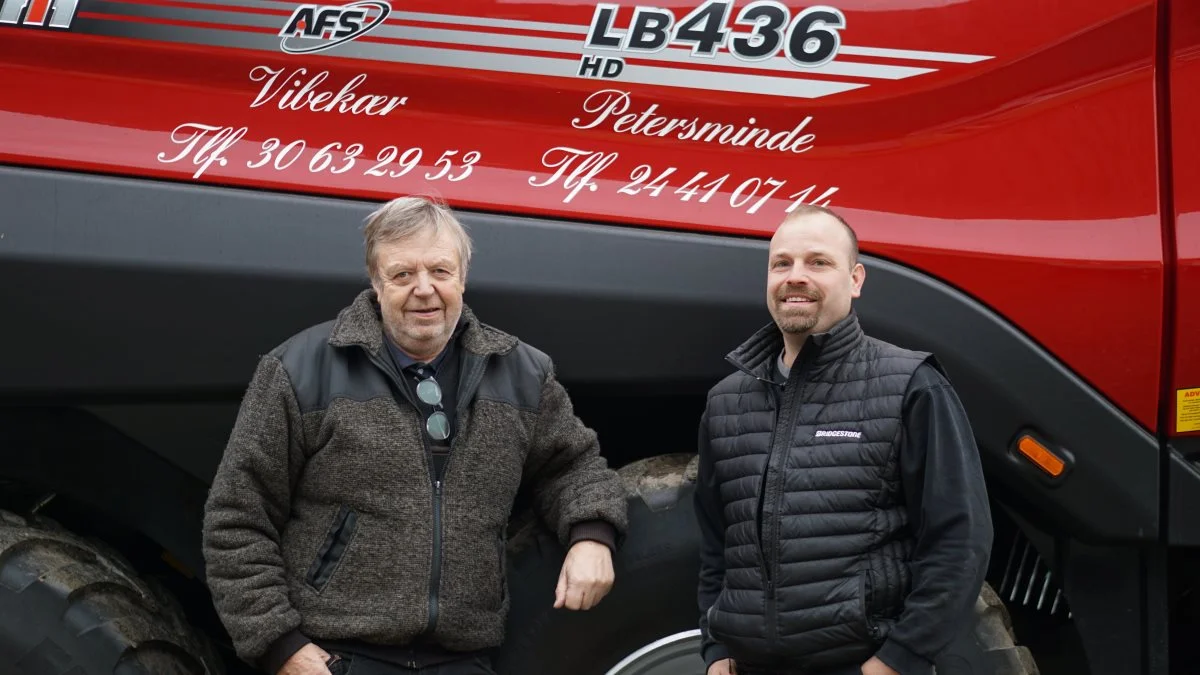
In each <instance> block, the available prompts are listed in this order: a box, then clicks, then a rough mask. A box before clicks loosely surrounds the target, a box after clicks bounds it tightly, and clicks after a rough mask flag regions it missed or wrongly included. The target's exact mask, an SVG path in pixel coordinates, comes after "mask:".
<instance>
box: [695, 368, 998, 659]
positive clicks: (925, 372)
mask: <svg viewBox="0 0 1200 675" xmlns="http://www.w3.org/2000/svg"><path fill="white" fill-rule="evenodd" d="M903 416H904V432H903V436H902V437H901V439H900V472H901V484H902V489H903V492H904V499H905V506H906V508H907V510H908V515H909V526H910V528H911V529H912V532H913V534H914V536H915V538H916V545H915V547H914V548H913V553H912V559H911V561H910V567H911V570H912V589H911V591H910V593H909V594H908V595H907V596H906V598H905V601H904V609H903V611H902V612H901V614H900V616H899V618H898V619H897V620H896V623H895V625H894V626H893V627H892V629H891V631H890V632H889V634H888V637H887V639H886V641H885V642H884V644H883V646H882V647H881V648H880V649H879V651H878V652H877V654H876V656H878V657H879V659H880V660H881V661H883V662H884V663H885V664H887V665H888V666H889V667H890V668H892V669H893V670H895V671H897V672H899V673H900V674H901V675H926V674H927V673H930V672H931V671H932V664H933V660H934V658H935V657H936V656H937V655H938V654H939V653H941V651H942V650H944V649H945V648H946V647H947V646H948V645H949V644H950V642H951V641H952V640H953V639H954V637H955V634H956V632H957V631H958V630H959V629H960V627H961V626H962V625H964V624H965V622H966V621H967V619H968V618H969V616H970V614H971V612H972V611H973V608H974V604H975V599H976V598H977V597H978V594H979V590H980V587H981V586H982V585H983V581H984V574H985V572H986V570H987V565H988V555H989V551H990V549H991V544H992V521H991V512H990V511H989V508H988V500H987V490H986V487H985V485H984V480H983V470H982V467H981V465H980V460H979V453H978V450H977V448H976V445H975V438H974V436H973V434H972V432H971V426H970V423H969V421H968V419H967V416H966V412H965V411H964V410H963V407H962V404H961V402H960V401H959V399H958V396H957V394H956V393H955V392H954V389H953V388H952V387H951V385H950V383H949V382H948V381H947V380H946V379H945V378H944V377H943V376H942V375H941V373H940V372H938V370H937V369H935V368H934V367H933V366H930V365H929V364H923V365H921V366H920V367H918V368H917V370H916V372H915V373H914V374H913V377H912V379H911V380H910V382H909V385H908V389H907V391H906V392H905V397H904V405H903ZM707 426H708V425H707V420H706V419H705V420H702V421H701V426H700V439H699V444H700V447H699V450H700V466H699V475H698V478H697V484H696V493H695V501H696V514H697V520H698V522H699V525H700V531H701V533H702V535H703V540H702V541H701V549H700V557H701V560H700V583H699V589H698V599H699V605H700V617H701V618H700V628H701V631H702V633H703V639H704V644H703V646H702V651H703V656H704V660H705V663H707V664H712V663H713V662H714V661H717V660H720V659H722V658H728V657H729V653H728V651H727V650H726V649H725V647H724V646H723V645H721V644H719V643H717V642H715V641H713V640H712V638H711V637H710V635H709V633H708V624H707V620H706V618H705V615H706V613H707V611H708V608H709V607H711V606H712V604H713V603H714V602H715V601H716V598H717V595H718V594H719V593H720V591H721V583H722V580H723V578H724V575H725V569H724V565H725V562H724V561H725V552H724V548H725V546H724V535H725V525H724V519H723V517H722V511H723V505H722V503H721V500H720V495H719V494H718V493H717V485H716V482H715V477H714V474H713V467H712V455H711V452H709V450H708V443H709V441H708V429H707Z"/></svg>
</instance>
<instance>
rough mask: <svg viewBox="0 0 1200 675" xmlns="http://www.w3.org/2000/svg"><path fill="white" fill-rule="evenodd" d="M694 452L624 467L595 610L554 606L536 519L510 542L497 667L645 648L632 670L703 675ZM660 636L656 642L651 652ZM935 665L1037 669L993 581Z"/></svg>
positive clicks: (570, 663)
mask: <svg viewBox="0 0 1200 675" xmlns="http://www.w3.org/2000/svg"><path fill="white" fill-rule="evenodd" d="M694 458H695V455H686V454H680V455H664V456H661V457H653V458H650V459H646V460H641V461H638V462H635V463H633V464H631V465H629V466H627V467H625V468H623V469H622V470H621V472H620V473H621V476H622V478H623V480H624V482H625V485H626V489H627V491H628V494H629V522H630V529H629V534H628V537H627V539H626V541H625V544H624V546H623V547H622V548H621V550H620V551H619V552H618V553H617V555H616V556H615V558H614V560H613V566H614V569H615V571H616V585H615V586H614V587H613V590H612V592H611V593H610V594H609V595H608V597H606V598H605V599H604V600H603V601H602V602H601V603H600V605H599V606H597V607H595V608H593V609H591V610H589V611H586V612H571V611H567V610H556V609H554V608H553V603H554V586H555V584H556V582H557V580H558V573H559V570H560V568H561V566H562V560H563V555H564V551H563V549H562V547H561V546H560V545H559V544H558V543H557V541H555V539H554V538H553V537H552V536H551V535H550V533H549V532H548V531H547V530H546V529H545V528H544V527H543V526H541V525H540V524H538V523H537V522H536V521H534V520H529V521H527V522H525V523H524V524H522V525H520V526H519V527H518V528H516V532H515V533H514V535H513V536H511V537H510V539H509V563H508V565H509V567H508V583H509V589H510V593H511V597H512V605H511V609H510V612H509V624H508V634H507V639H506V642H505V645H504V647H503V649H502V650H501V651H500V653H499V654H498V655H497V659H496V665H497V672H498V673H500V674H501V675H526V674H528V673H537V674H538V675H605V674H606V673H609V671H610V670H611V669H612V668H613V667H614V666H616V665H618V664H622V662H623V661H625V663H626V664H628V663H629V661H628V660H627V659H626V657H629V656H630V655H631V654H634V653H635V652H639V651H641V653H642V654H645V655H646V656H644V657H642V659H641V661H642V663H641V667H639V666H638V664H637V663H634V664H633V665H632V666H631V667H629V668H627V670H626V671H625V672H628V673H629V674H630V675H633V674H634V673H641V674H642V675H693V674H694V675H702V674H703V672H704V667H703V663H702V662H701V661H700V658H699V654H698V651H697V645H698V642H697V637H696V636H695V635H694V633H695V632H696V619H697V617H698V616H699V610H698V609H697V604H696V579H697V574H698V571H699V549H698V541H699V532H698V531H697V529H696V522H695V518H694V511H693V507H692V492H693V488H694V487H695V459H694ZM689 633H691V634H690V635H689ZM656 642H659V645H658V646H657V647H656V648H654V649H645V648H646V647H647V646H649V645H652V644H654V643H656ZM635 661H636V659H635ZM622 665H625V664H622ZM935 665H936V669H937V673H938V675H1039V674H1038V669H1037V666H1036V664H1035V663H1034V660H1033V657H1032V655H1031V654H1030V652H1029V650H1028V649H1026V648H1024V647H1018V646H1015V642H1014V639H1013V633H1012V623H1011V621H1010V620H1009V617H1008V613H1007V611H1006V610H1005V608H1004V605H1003V603H1002V602H1001V601H1000V598H999V597H998V596H997V595H996V593H995V592H994V591H993V590H992V588H991V587H990V586H986V585H985V586H984V588H983V592H982V593H981V594H980V596H979V600H978V601H977V602H976V605H975V621H974V623H973V625H972V626H971V629H970V630H965V631H964V632H963V634H962V636H961V637H960V638H959V639H958V640H957V641H956V642H955V643H954V644H953V645H951V647H950V648H949V649H948V650H947V651H946V652H945V653H944V654H943V655H942V657H941V658H940V659H939V660H938V661H937V663H936V664H935Z"/></svg>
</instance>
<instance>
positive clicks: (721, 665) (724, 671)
mask: <svg viewBox="0 0 1200 675" xmlns="http://www.w3.org/2000/svg"><path fill="white" fill-rule="evenodd" d="M708 675H737V664H736V663H734V662H733V659H721V660H719V661H713V663H712V665H711V666H709V667H708Z"/></svg>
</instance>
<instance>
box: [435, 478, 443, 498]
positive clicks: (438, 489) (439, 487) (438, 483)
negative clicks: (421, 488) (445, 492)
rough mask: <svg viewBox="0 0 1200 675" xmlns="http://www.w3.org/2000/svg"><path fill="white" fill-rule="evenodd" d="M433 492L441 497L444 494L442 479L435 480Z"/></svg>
mask: <svg viewBox="0 0 1200 675" xmlns="http://www.w3.org/2000/svg"><path fill="white" fill-rule="evenodd" d="M433 494H435V495H437V496H439V497H441V496H442V481H440V480H435V481H433Z"/></svg>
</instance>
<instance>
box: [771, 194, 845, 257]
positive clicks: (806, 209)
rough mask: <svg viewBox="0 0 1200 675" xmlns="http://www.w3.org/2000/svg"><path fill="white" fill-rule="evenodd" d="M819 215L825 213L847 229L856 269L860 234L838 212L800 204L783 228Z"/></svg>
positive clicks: (823, 207)
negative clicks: (790, 223) (801, 219)
mask: <svg viewBox="0 0 1200 675" xmlns="http://www.w3.org/2000/svg"><path fill="white" fill-rule="evenodd" d="M818 213H823V214H825V215H827V216H829V217H830V218H833V219H834V220H836V221H838V222H839V223H841V224H842V227H844V228H846V234H847V235H848V236H849V237H850V266H851V267H854V266H855V265H857V264H858V234H857V233H856V232H855V231H854V228H853V227H850V223H847V222H846V219H845V218H843V217H841V216H840V215H838V214H837V212H836V211H834V210H833V209H831V208H829V207H828V206H816V205H815V204H800V205H799V206H797V207H796V209H795V210H794V211H792V212H791V213H789V214H788V217H787V218H785V219H784V220H783V223H782V224H781V225H780V226H781V227H782V226H783V225H784V224H787V223H789V222H791V221H793V220H797V219H799V218H802V217H804V216H814V215H816V214H818Z"/></svg>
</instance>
